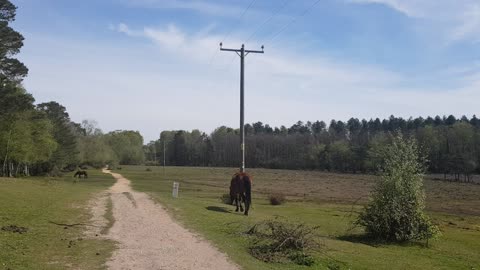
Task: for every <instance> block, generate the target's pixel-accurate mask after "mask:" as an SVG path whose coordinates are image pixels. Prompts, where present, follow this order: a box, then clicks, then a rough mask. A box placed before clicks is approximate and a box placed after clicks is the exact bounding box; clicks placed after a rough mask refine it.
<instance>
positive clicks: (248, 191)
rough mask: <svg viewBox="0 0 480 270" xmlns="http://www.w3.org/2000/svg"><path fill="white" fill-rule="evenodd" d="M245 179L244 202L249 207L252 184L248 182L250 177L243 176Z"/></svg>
mask: <svg viewBox="0 0 480 270" xmlns="http://www.w3.org/2000/svg"><path fill="white" fill-rule="evenodd" d="M244 177H245V178H246V179H245V181H243V184H244V185H245V200H246V201H247V202H248V204H249V205H251V204H252V182H251V181H250V177H248V176H244Z"/></svg>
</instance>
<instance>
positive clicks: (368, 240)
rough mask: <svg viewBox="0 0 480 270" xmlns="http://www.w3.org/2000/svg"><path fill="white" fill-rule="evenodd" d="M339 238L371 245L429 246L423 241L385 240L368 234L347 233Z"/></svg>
mask: <svg viewBox="0 0 480 270" xmlns="http://www.w3.org/2000/svg"><path fill="white" fill-rule="evenodd" d="M337 239H338V240H342V241H348V242H352V243H359V244H364V245H368V246H371V247H379V246H384V245H391V246H401V247H409V246H418V247H427V244H426V243H424V242H421V241H410V242H409V241H405V242H394V241H384V240H381V239H376V238H372V237H371V236H369V235H367V234H347V235H341V236H338V237H337Z"/></svg>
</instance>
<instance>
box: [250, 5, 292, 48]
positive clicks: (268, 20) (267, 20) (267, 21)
mask: <svg viewBox="0 0 480 270" xmlns="http://www.w3.org/2000/svg"><path fill="white" fill-rule="evenodd" d="M287 2H288V0H284V1H283V3H282V4H281V5H280V6H279V7H278V8H277V9H276V10H275V12H274V13H272V15H270V17H269V18H268V19H266V20H265V21H264V22H263V23H262V24H260V25H259V26H258V27H257V28H256V29H255V31H253V33H252V34H251V35H250V36H249V37H248V38H247V40H246V42H248V41H249V40H250V39H251V38H252V37H254V36H255V34H257V32H258V31H259V30H260V29H261V28H262V27H263V26H264V25H266V24H267V23H269V22H270V21H271V20H272V19H273V17H275V16H276V15H277V14H278V13H279V12H280V11H281V10H282V9H283V8H284V7H285V6H286V5H287Z"/></svg>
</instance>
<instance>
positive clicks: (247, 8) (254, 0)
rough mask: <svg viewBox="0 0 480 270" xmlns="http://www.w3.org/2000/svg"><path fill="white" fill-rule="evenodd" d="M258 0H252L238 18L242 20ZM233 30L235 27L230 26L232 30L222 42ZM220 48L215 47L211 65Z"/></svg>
mask: <svg viewBox="0 0 480 270" xmlns="http://www.w3.org/2000/svg"><path fill="white" fill-rule="evenodd" d="M256 1H257V0H251V1H250V3H249V4H248V6H247V7H246V8H245V10H243V12H242V14H241V15H240V16H239V17H238V20H240V21H241V20H242V19H243V17H244V16H245V14H247V12H248V11H249V10H250V8H251V7H252V6H253V4H255V2H256ZM232 32H233V27H231V28H230V31H228V32H227V33H226V34H225V36H224V37H223V39H222V40H221V41H220V42H221V43H223V42H224V41H225V40H226V39H227V38H228V37H229V36H230V34H231V33H232ZM218 51H219V50H218V48H217V49H215V51H214V53H213V55H212V57H211V58H210V61H209V62H208V66H210V65H211V64H212V63H213V60H214V59H215V56H217V54H218Z"/></svg>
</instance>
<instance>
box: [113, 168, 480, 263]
mask: <svg viewBox="0 0 480 270" xmlns="http://www.w3.org/2000/svg"><path fill="white" fill-rule="evenodd" d="M149 168H150V169H151V171H147V170H146V167H144V166H123V169H122V170H119V171H117V172H118V173H121V174H122V175H123V176H125V177H126V178H128V179H129V180H131V181H132V185H133V188H134V189H136V190H138V191H143V192H147V193H149V194H151V195H152V197H153V198H154V199H155V200H158V201H159V202H161V203H162V204H163V205H164V206H166V207H167V209H168V210H169V211H170V213H171V214H172V215H173V216H174V217H175V218H177V220H179V221H180V222H181V223H183V224H184V225H186V226H187V227H188V228H191V229H193V230H194V231H197V232H199V233H200V234H202V235H203V236H204V237H205V238H207V239H208V240H210V241H212V243H214V244H215V245H216V246H217V247H219V249H220V250H222V251H224V252H226V253H227V254H228V255H229V256H230V258H232V260H233V261H235V262H236V263H238V264H239V265H241V266H242V267H243V268H244V269H252V270H253V269H260V270H261V269H422V270H423V269H480V267H479V266H480V257H479V256H478V251H479V250H480V217H479V216H478V215H476V212H475V211H476V210H475V209H470V206H472V205H478V204H477V202H478V201H476V200H478V198H477V197H476V196H473V195H472V194H475V193H476V194H480V193H478V192H479V191H480V186H478V185H469V186H465V185H452V183H444V182H433V181H428V182H427V183H426V185H427V196H429V192H430V194H435V196H432V198H430V201H429V203H430V205H431V208H430V209H435V210H436V209H446V210H445V211H446V212H439V211H434V212H432V211H431V212H430V214H431V215H432V217H433V219H434V222H435V223H437V224H439V226H440V228H441V230H442V234H443V235H442V236H441V238H440V239H439V240H435V241H430V248H425V247H423V245H422V244H407V245H373V244H369V243H362V242H361V239H360V238H358V237H345V235H347V234H348V233H353V234H357V235H358V234H359V233H361V231H360V230H358V229H356V230H353V231H350V232H349V229H350V227H351V221H352V220H354V219H355V217H356V215H357V214H358V211H359V209H360V207H361V206H360V205H357V206H355V207H353V208H352V201H354V200H355V199H356V198H358V197H360V196H365V195H368V188H366V187H369V186H371V184H372V182H373V181H374V179H371V178H369V177H368V176H365V175H359V176H352V175H342V174H338V175H337V174H326V173H319V172H302V171H281V170H262V169H251V170H249V172H250V173H251V174H252V175H253V177H254V184H253V209H252V211H251V215H250V216H249V217H244V216H243V215H241V214H237V213H234V212H233V210H234V207H233V206H229V205H225V204H223V203H221V202H220V197H221V196H222V195H223V194H225V193H227V192H228V186H229V180H230V177H231V175H232V174H233V172H234V169H232V168H188V167H167V169H166V175H165V177H164V175H163V170H162V168H161V167H149ZM296 179H298V181H297V180H296ZM173 181H179V182H180V193H179V198H177V199H173V198H172V182H173ZM453 184H454V183H453ZM274 192H283V193H284V194H286V195H287V203H286V204H284V205H280V206H271V205H270V204H269V203H268V200H267V198H268V194H270V193H274ZM440 198H441V200H442V201H443V204H442V202H441V201H440ZM449 198H451V200H449ZM364 201H365V200H364ZM352 209H353V212H352ZM456 209H459V211H458V213H456V212H455V210H456ZM464 212H469V213H472V214H470V215H464V214H463V213H464ZM275 216H282V217H286V218H287V219H290V220H292V221H301V222H305V223H307V224H310V225H318V226H320V229H319V233H320V234H321V235H322V236H323V237H321V238H319V239H318V241H319V242H320V244H321V248H320V249H319V251H318V252H317V253H315V254H314V256H315V259H316V261H317V263H316V264H315V265H314V266H312V267H306V266H298V265H294V264H268V263H264V262H262V261H259V260H257V259H255V258H253V257H252V256H251V255H250V254H249V253H248V244H249V242H248V241H249V240H248V238H246V237H245V236H244V235H243V234H242V233H243V232H244V231H246V229H247V228H249V226H251V225H253V224H254V223H256V222H259V221H263V220H265V219H270V218H274V217H275Z"/></svg>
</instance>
